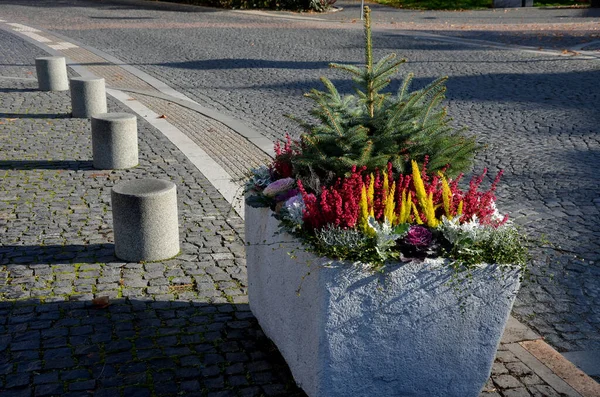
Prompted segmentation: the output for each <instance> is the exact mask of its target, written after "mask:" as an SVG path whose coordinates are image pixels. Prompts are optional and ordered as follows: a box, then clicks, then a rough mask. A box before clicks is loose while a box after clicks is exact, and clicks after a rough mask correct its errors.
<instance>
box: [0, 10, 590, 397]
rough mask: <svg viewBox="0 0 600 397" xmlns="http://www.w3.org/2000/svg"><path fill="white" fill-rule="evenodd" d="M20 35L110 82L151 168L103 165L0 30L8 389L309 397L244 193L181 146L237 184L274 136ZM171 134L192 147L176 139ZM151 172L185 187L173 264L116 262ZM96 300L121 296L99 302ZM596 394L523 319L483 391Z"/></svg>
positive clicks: (70, 49) (0, 380)
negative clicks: (115, 228) (251, 229)
mask: <svg viewBox="0 0 600 397" xmlns="http://www.w3.org/2000/svg"><path fill="white" fill-rule="evenodd" d="M0 25H2V22H0ZM20 29H21V32H25V33H33V34H35V35H37V36H33V37H37V38H38V39H37V42H38V43H43V40H40V39H39V37H42V38H44V39H46V40H48V41H47V42H45V43H48V44H42V46H43V45H50V46H57V47H56V48H54V51H57V52H59V53H61V54H63V55H65V56H67V57H68V58H70V59H71V60H73V61H75V62H77V63H79V64H80V66H77V67H75V69H71V73H73V74H76V72H77V73H83V72H88V73H89V72H91V73H93V74H96V75H98V76H101V77H104V78H105V79H106V81H107V86H108V87H110V88H111V89H112V90H110V91H109V92H111V93H113V94H114V95H115V97H116V98H119V99H120V101H118V100H116V99H115V98H111V97H109V110H110V111H111V112H117V111H126V112H132V111H133V110H132V109H130V108H128V107H129V106H131V107H133V108H134V109H138V110H139V111H140V112H142V114H138V115H139V116H141V117H138V127H139V139H140V166H138V167H136V168H134V169H130V170H122V171H101V170H94V169H93V168H92V166H91V161H90V160H91V147H90V137H89V135H90V133H89V128H90V127H89V121H87V120H80V119H72V118H70V117H69V112H70V99H69V95H68V93H66V92H65V93H45V92H39V91H37V90H36V88H37V83H36V81H35V80H34V77H35V67H34V66H33V61H34V59H35V57H37V56H44V55H47V53H45V52H44V51H43V50H41V49H40V48H39V47H36V46H34V45H32V44H30V43H27V42H25V41H23V40H21V39H20V38H18V37H16V36H15V35H14V34H13V33H7V32H6V31H5V30H1V29H0V43H3V44H4V43H8V44H7V45H6V46H4V45H3V46H0V50H1V51H2V53H1V56H2V59H4V60H5V63H6V64H8V65H7V66H3V68H2V69H1V71H0V92H1V93H2V95H1V96H0V117H1V119H0V153H1V154H0V156H1V157H0V168H1V170H2V172H3V174H4V178H3V183H2V185H1V187H0V233H1V234H2V236H3V237H2V244H3V245H2V247H0V330H2V332H0V352H2V355H0V395H2V396H21V395H23V396H32V395H35V396H44V395H66V396H81V395H85V394H88V392H90V394H91V392H93V395H94V396H104V395H107V396H108V395H121V394H122V395H124V396H146V395H148V396H150V395H157V396H169V395H186V396H192V395H203V396H260V395H265V396H274V395H282V396H302V395H303V393H302V392H301V391H300V390H299V389H297V388H296V386H295V385H294V382H293V380H292V378H291V376H290V375H289V371H288V369H287V367H286V365H285V363H284V362H283V360H282V359H281V357H280V355H279V354H278V352H277V350H276V349H275V348H274V346H273V345H272V344H271V343H270V342H269V341H268V340H267V339H266V338H265V337H264V335H263V334H262V332H261V331H260V328H259V327H258V325H257V323H256V321H255V319H254V318H253V316H252V314H251V313H250V311H249V309H248V305H247V295H246V287H245V285H246V274H245V260H244V243H243V239H244V235H243V220H242V219H241V218H240V217H239V216H238V215H237V214H236V212H235V210H234V208H233V207H232V205H233V206H235V205H236V203H235V189H236V186H231V182H229V183H225V182H224V181H223V180H222V179H219V175H221V174H219V173H216V174H215V173H210V172H207V173H208V174H211V175H212V176H215V175H216V178H217V179H211V178H212V176H211V175H207V174H205V173H203V172H200V171H199V170H198V168H197V166H196V165H197V164H199V165H200V167H202V166H203V164H204V165H206V164H207V163H206V161H208V160H207V159H205V158H201V159H200V160H199V161H198V158H196V157H194V158H192V159H191V160H190V158H188V157H186V156H185V155H184V152H185V153H187V154H191V156H192V157H193V154H194V153H196V154H197V153H206V154H208V155H209V157H210V159H211V161H212V162H213V163H210V164H213V166H214V164H217V165H218V167H219V168H220V169H221V170H224V171H225V172H226V173H227V174H228V175H230V176H231V177H232V178H233V179H239V178H241V177H242V175H243V172H244V170H245V169H247V168H248V167H250V166H252V165H256V164H260V163H262V162H265V161H267V160H268V156H267V154H266V153H265V152H264V151H261V150H260V149H259V146H261V147H265V142H264V140H261V139H260V137H259V136H255V135H254V134H253V132H252V131H251V130H249V129H245V128H244V127H243V126H239V125H237V127H238V128H236V129H235V130H234V129H232V128H230V126H232V125H234V126H236V125H235V121H234V120H228V119H222V121H225V123H223V122H220V121H218V120H215V119H214V118H210V117H206V115H204V114H202V113H200V112H198V110H203V109H202V108H201V107H198V106H197V104H196V105H195V104H194V103H193V102H190V101H188V100H187V99H186V98H183V97H181V96H177V93H176V92H172V91H168V88H166V87H162V91H161V90H158V89H157V88H156V85H158V84H156V82H154V85H152V84H150V83H149V82H148V81H147V80H148V79H146V80H145V79H144V78H143V77H144V75H143V74H139V73H137V72H136V71H135V70H133V69H132V68H127V67H125V66H118V65H115V64H113V63H112V62H110V61H108V60H107V59H105V58H102V57H100V56H99V55H98V54H95V53H92V52H90V51H88V50H87V49H85V48H82V47H81V46H78V45H77V44H74V43H70V44H71V45H68V44H69V43H68V42H65V40H64V38H60V37H56V36H52V35H49V34H47V33H44V32H39V31H38V32H32V31H28V30H27V29H26V27H21V28H20ZM28 37H30V38H32V35H31V34H29V36H28ZM213 116H214V117H219V116H218V115H213ZM157 127H158V128H159V129H160V130H159V129H157ZM165 131H166V133H174V132H177V131H179V133H183V134H184V135H185V136H187V137H188V138H189V140H188V141H185V142H184V143H182V142H183V141H182V140H179V141H178V142H179V146H180V147H177V146H176V145H174V144H173V143H172V142H171V141H170V140H169V139H168V138H166V137H165V135H163V132H165ZM240 133H241V134H242V135H240ZM171 136H173V135H171ZM190 140H191V142H192V143H190ZM252 142H254V144H253V143H252ZM192 144H193V145H195V146H196V147H195V148H194V147H192ZM257 145H258V146H257ZM198 150H199V151H198ZM212 171H214V169H213V170H212ZM142 177H144V178H145V177H155V178H162V179H170V180H172V181H174V182H175V183H176V184H177V186H178V199H179V213H180V233H181V242H182V255H180V256H178V257H177V258H175V259H173V260H169V261H165V262H159V263H146V264H140V263H123V262H121V261H119V260H118V259H116V258H115V257H114V256H113V240H112V219H111V212H110V188H111V187H112V186H113V185H114V184H115V183H118V182H119V181H122V180H130V179H137V178H142ZM215 185H218V186H219V187H220V189H218V188H217V187H215ZM233 185H236V183H234V184H233ZM237 186H239V182H238V183H237ZM224 196H225V197H224ZM226 198H227V199H226ZM98 296H108V297H110V299H111V301H110V302H111V304H110V305H109V306H108V307H105V308H102V307H97V306H94V305H93V304H92V302H91V301H92V299H93V298H94V297H98ZM536 357H537V358H536ZM599 387H600V386H598V384H597V383H595V382H594V381H593V380H591V379H590V378H588V377H586V376H585V375H584V374H582V373H581V372H578V370H576V369H575V368H574V367H573V366H569V364H568V363H566V362H564V361H563V359H562V358H561V357H560V356H559V355H558V356H555V355H553V354H552V350H551V348H549V347H548V346H547V345H546V344H545V343H544V342H543V341H541V340H540V339H539V337H538V336H537V335H533V334H531V332H530V331H529V330H527V329H522V328H521V327H519V325H518V324H514V325H513V326H511V328H510V331H509V332H507V334H506V335H505V339H504V343H503V344H502V345H501V347H500V349H499V351H498V356H497V360H496V363H495V365H494V368H493V372H492V377H491V379H490V381H488V384H487V385H486V387H485V389H484V392H483V393H482V396H504V397H508V396H529V395H533V396H563V395H567V396H584V397H588V396H597V395H600V391H599Z"/></svg>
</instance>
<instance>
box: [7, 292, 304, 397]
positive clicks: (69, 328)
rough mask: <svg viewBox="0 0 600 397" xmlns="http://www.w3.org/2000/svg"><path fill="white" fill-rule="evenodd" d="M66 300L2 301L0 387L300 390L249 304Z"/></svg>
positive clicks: (158, 392) (14, 390)
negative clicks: (1, 381)
mask: <svg viewBox="0 0 600 397" xmlns="http://www.w3.org/2000/svg"><path fill="white" fill-rule="evenodd" d="M72 299H73V301H63V302H46V303H43V302H42V301H40V300H38V299H27V300H20V301H12V302H0V319H1V320H0V326H1V327H2V329H3V333H2V336H0V352H2V354H0V375H2V377H4V378H5V379H6V380H5V382H3V384H0V395H3V396H13V395H14V396H16V395H33V394H35V395H69V396H71V395H73V396H75V395H79V396H81V395H88V394H93V395H94V396H115V395H121V393H123V394H122V395H125V396H151V395H152V396H178V395H186V396H203V395H206V394H207V393H209V392H220V393H221V394H218V395H222V396H260V395H268V396H290V397H302V396H305V394H304V393H303V392H302V391H300V390H299V389H298V388H297V387H296V386H295V384H294V382H293V379H292V377H291V375H290V373H289V369H288V367H287V365H286V364H285V362H284V361H283V359H282V357H281V355H280V354H279V352H278V350H277V348H276V347H275V346H274V345H273V344H272V343H271V342H270V341H269V339H268V338H266V337H265V336H264V334H263V333H262V331H261V329H260V327H259V326H258V324H257V322H256V320H255V318H254V316H253V315H252V313H251V312H250V310H249V307H248V305H247V304H211V303H206V302H186V301H153V300H152V299H151V298H149V299H146V298H129V299H114V300H110V301H108V300H105V301H102V302H100V303H98V302H96V303H97V304H96V305H94V304H93V303H92V302H91V301H77V297H76V296H73V297H72ZM48 300H49V301H51V300H52V299H51V298H50V299H48ZM106 303H108V305H106ZM69 393H70V394H69ZM215 395H217V394H215Z"/></svg>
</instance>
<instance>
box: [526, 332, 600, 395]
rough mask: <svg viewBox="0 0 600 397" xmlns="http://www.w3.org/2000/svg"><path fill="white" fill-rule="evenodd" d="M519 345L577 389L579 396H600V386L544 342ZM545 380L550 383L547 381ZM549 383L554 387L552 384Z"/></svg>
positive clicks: (538, 341) (529, 342)
mask: <svg viewBox="0 0 600 397" xmlns="http://www.w3.org/2000/svg"><path fill="white" fill-rule="evenodd" d="M519 345H520V346H521V347H523V349H525V350H527V351H528V352H529V353H530V354H531V355H533V356H534V357H535V358H536V359H537V360H539V361H540V362H541V363H542V364H543V365H544V366H546V367H547V368H549V369H550V370H551V371H552V372H554V373H555V374H556V375H557V376H558V377H559V378H560V379H562V380H563V381H564V382H565V383H567V384H568V385H569V386H570V387H572V388H573V389H575V390H576V391H577V392H578V394H577V395H581V396H583V397H597V396H600V384H598V383H597V382H596V381H595V380H593V379H592V378H590V377H589V376H588V375H586V374H585V373H584V372H583V371H581V370H580V369H579V368H577V367H576V366H575V365H574V364H573V363H571V362H570V361H569V360H567V359H566V358H565V357H564V356H563V355H562V354H560V353H559V352H557V351H556V350H555V349H554V348H552V346H550V345H549V344H547V343H546V342H544V341H543V340H541V339H539V340H534V341H523V342H519ZM540 377H541V376H540ZM545 380H546V381H548V380H547V379H545ZM548 383H549V384H550V385H551V386H553V385H552V384H551V383H550V382H548ZM557 390H558V389H557Z"/></svg>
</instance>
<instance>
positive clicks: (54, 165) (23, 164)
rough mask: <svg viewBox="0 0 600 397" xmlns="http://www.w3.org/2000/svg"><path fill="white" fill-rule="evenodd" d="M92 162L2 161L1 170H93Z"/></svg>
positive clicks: (0, 162)
mask: <svg viewBox="0 0 600 397" xmlns="http://www.w3.org/2000/svg"><path fill="white" fill-rule="evenodd" d="M93 169H94V165H93V162H92V161H91V160H0V170H74V171H80V170H93Z"/></svg>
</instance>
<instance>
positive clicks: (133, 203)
mask: <svg viewBox="0 0 600 397" xmlns="http://www.w3.org/2000/svg"><path fill="white" fill-rule="evenodd" d="M111 205H112V213H113V229H114V233H115V255H116V256H117V258H120V259H123V260H126V261H129V262H140V261H158V260H163V259H168V258H171V257H173V256H175V255H177V254H178V253H179V226H178V218H177V187H176V186H175V184H174V183H172V182H169V181H164V180H161V179H137V180H133V181H126V182H122V183H120V184H118V185H116V186H115V187H113V188H112V191H111Z"/></svg>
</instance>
